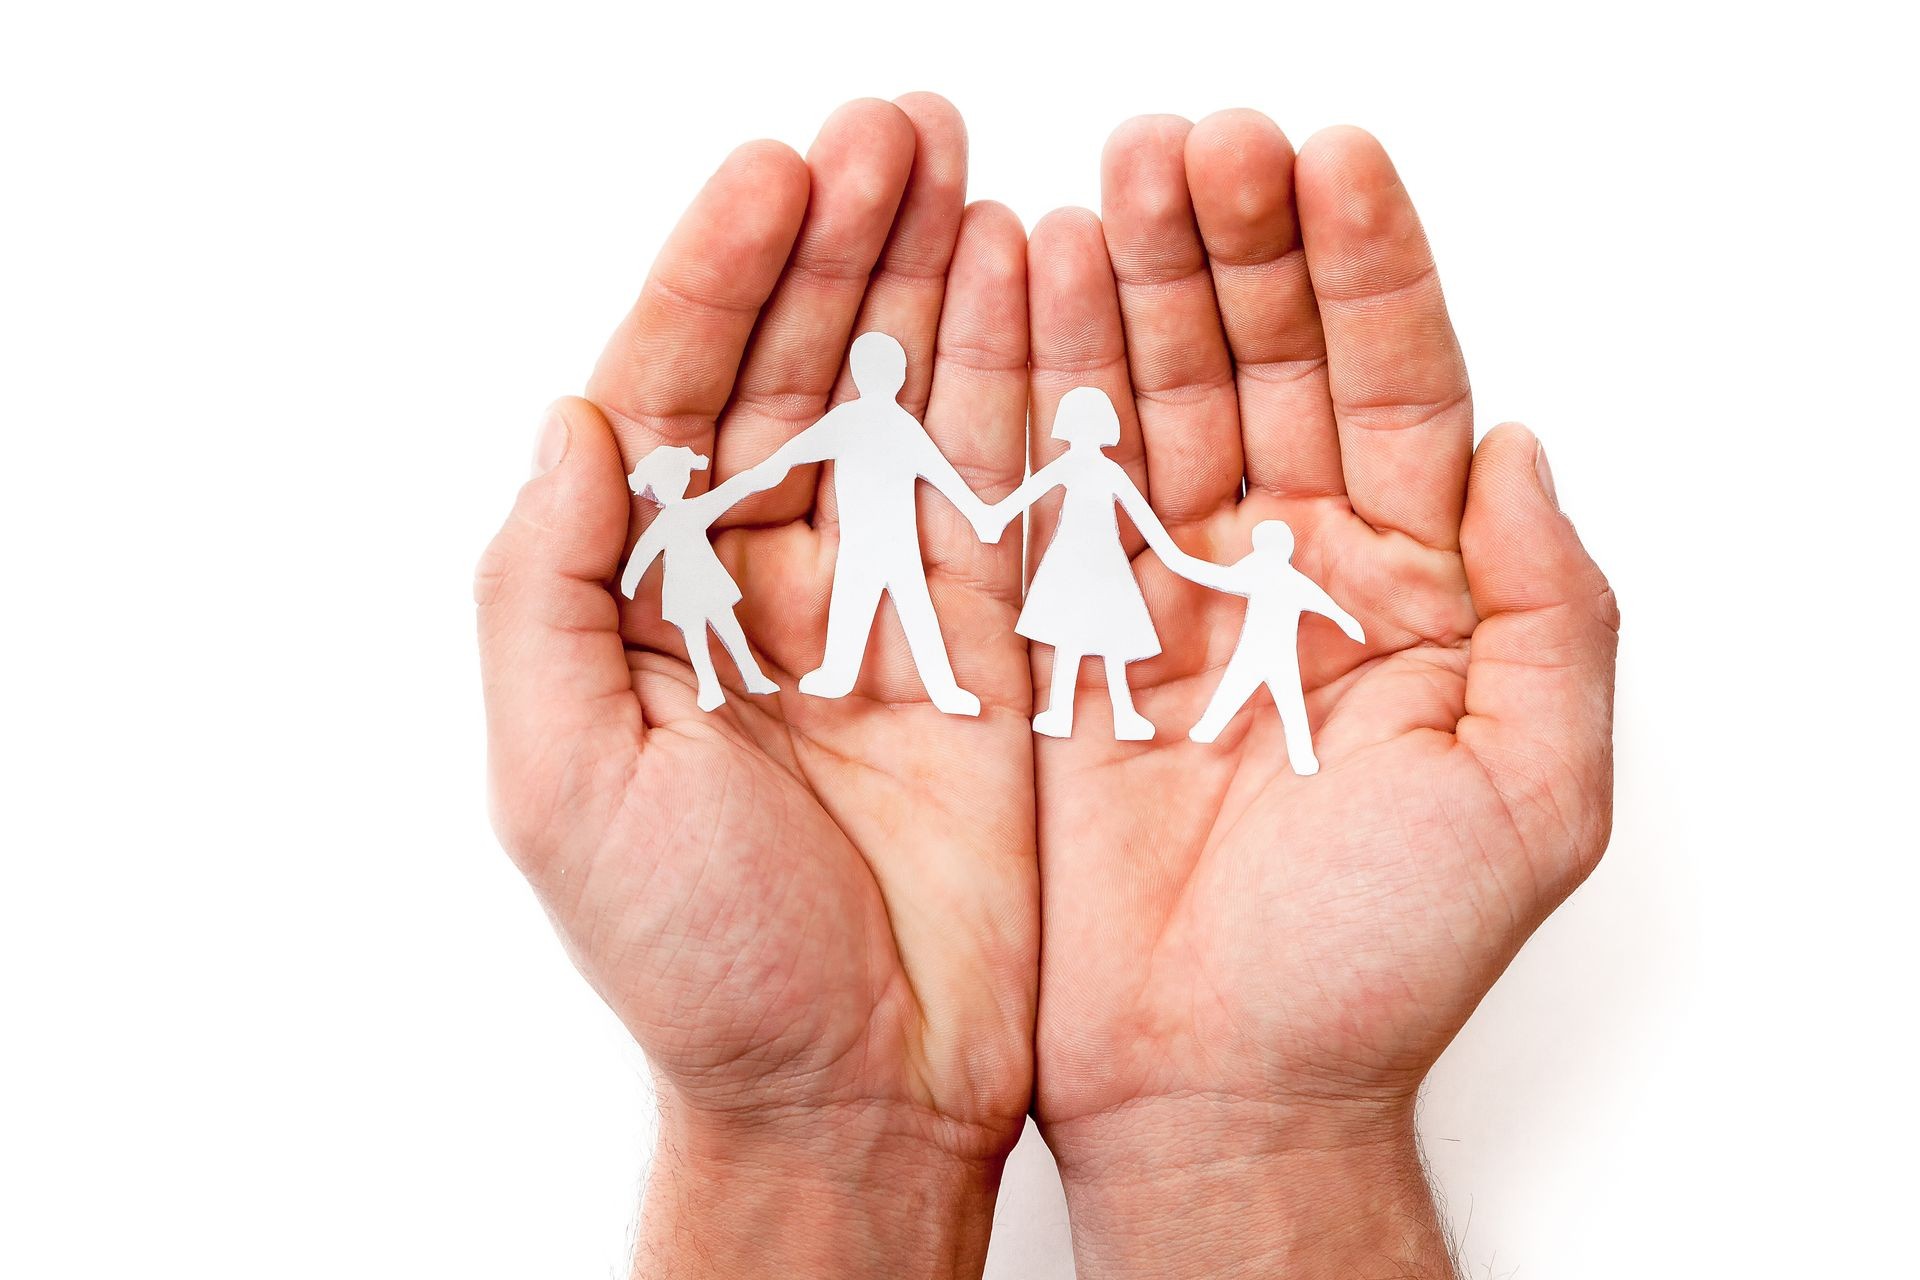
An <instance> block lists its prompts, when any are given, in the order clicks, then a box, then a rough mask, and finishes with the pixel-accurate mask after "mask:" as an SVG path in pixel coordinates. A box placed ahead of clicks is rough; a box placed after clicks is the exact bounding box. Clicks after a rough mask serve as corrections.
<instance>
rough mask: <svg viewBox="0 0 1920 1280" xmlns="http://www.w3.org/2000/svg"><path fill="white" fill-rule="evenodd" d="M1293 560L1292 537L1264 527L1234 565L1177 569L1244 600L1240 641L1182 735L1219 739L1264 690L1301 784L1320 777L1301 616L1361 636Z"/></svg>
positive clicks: (1278, 527) (1195, 563) (1268, 523)
mask: <svg viewBox="0 0 1920 1280" xmlns="http://www.w3.org/2000/svg"><path fill="white" fill-rule="evenodd" d="M1292 560H1293V530H1292V529H1290V528H1288V527H1287V525H1286V522H1285V521H1282V520H1262V521H1261V522H1260V523H1259V524H1257V525H1255V526H1254V527H1253V550H1252V552H1250V553H1249V554H1247V555H1245V556H1243V557H1241V558H1240V559H1239V560H1236V561H1235V562H1234V563H1233V564H1231V565H1217V564H1213V563H1211V562H1209V561H1206V560H1195V559H1193V558H1191V557H1188V558H1186V560H1185V562H1184V563H1182V564H1180V565H1178V566H1176V567H1177V568H1178V569H1179V572H1180V573H1181V574H1182V575H1183V576H1185V577H1188V578H1191V579H1192V580H1193V581H1195V582H1198V583H1200V584H1201V585H1203V586H1208V587H1212V588H1213V589H1214V590H1216V591H1225V592H1228V593H1230V594H1232V595H1237V596H1245V597H1246V598H1247V620H1246V623H1245V624H1244V625H1243V626H1242V627H1241V630H1240V642H1239V644H1238V645H1236V646H1235V647H1234V651H1233V657H1231V658H1229V659H1228V660H1227V668H1226V670H1225V671H1223V672H1221V674H1220V686H1219V688H1217V689H1215V690H1214V694H1213V700H1212V701H1211V702H1209V703H1208V704H1207V710H1206V712H1205V714H1203V715H1202V716H1201V717H1200V723H1198V724H1196V725H1194V726H1193V729H1192V731H1191V732H1190V733H1188V734H1187V736H1188V737H1189V738H1192V739H1193V740H1194V741H1195V742H1212V741H1213V740H1214V739H1215V738H1218V737H1219V736H1220V731H1221V730H1222V729H1225V728H1226V727H1227V722H1228V721H1230V720H1232V719H1233V717H1234V716H1235V715H1236V714H1237V713H1238V712H1239V710H1240V708H1242V707H1244V706H1246V705H1247V699H1249V698H1251V697H1252V696H1253V695H1254V694H1255V693H1256V692H1258V691H1259V689H1260V686H1261V685H1263V684H1264V685H1266V686H1267V688H1268V690H1269V691H1270V692H1271V693H1272V694H1273V704H1274V706H1275V707H1277V708H1278V709H1279V712H1280V728H1281V730H1282V731H1283V732H1284V733H1285V735H1286V739H1287V763H1288V764H1290V765H1292V766H1293V771H1294V772H1295V773H1296V774H1298V775H1300V776H1301V777H1306V776H1307V775H1308V774H1312V773H1318V772H1319V771H1320V762H1319V760H1317V759H1316V758H1315V757H1314V754H1313V736H1312V734H1311V733H1310V732H1309V731H1308V728H1307V703H1306V698H1305V696H1304V695H1303V694H1302V693H1301V691H1300V615H1301V614H1303V613H1317V614H1320V615H1322V616H1323V617H1327V618H1331V619H1333V621H1334V622H1336V623H1338V624H1339V626H1340V629H1341V630H1342V631H1344V632H1346V633H1347V635H1348V636H1350V637H1351V638H1352V639H1353V640H1354V641H1355V642H1357V643H1358V642H1364V641H1365V640H1366V638H1367V637H1366V634H1365V633H1364V632H1363V631H1361V629H1360V624H1359V623H1358V622H1356V621H1354V619H1353V615H1352V614H1350V613H1348V612H1347V611H1346V610H1345V609H1342V608H1341V607H1340V606H1339V605H1337V604H1335V603H1334V602H1333V597H1331V596H1329V595H1328V594H1327V593H1326V592H1325V591H1323V590H1321V589H1320V585H1319V584H1318V583H1316V582H1314V581H1313V579H1311V578H1309V577H1307V575H1306V574H1304V573H1301V572H1300V571H1299V570H1298V569H1296V568H1294V567H1293V563H1292Z"/></svg>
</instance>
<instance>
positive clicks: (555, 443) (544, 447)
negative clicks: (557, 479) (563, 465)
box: [533, 409, 568, 476]
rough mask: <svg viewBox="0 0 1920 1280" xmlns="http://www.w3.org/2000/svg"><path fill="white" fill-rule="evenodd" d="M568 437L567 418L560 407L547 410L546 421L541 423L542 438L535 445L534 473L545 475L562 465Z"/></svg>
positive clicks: (565, 454)
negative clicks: (561, 414)
mask: <svg viewBox="0 0 1920 1280" xmlns="http://www.w3.org/2000/svg"><path fill="white" fill-rule="evenodd" d="M567 439H568V433H567V420H566V419H565V418H563V417H561V416H560V411H559V410H558V409H549V410H547V417H546V421H544V422H542V423H541V424H540V438H539V440H538V442H536V443H535V445H534V446H533V474H534V475H536V476H543V475H545V474H547V472H549V471H551V470H553V469H554V468H555V467H557V466H559V465H560V459H562V458H564V457H566V456H567Z"/></svg>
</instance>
